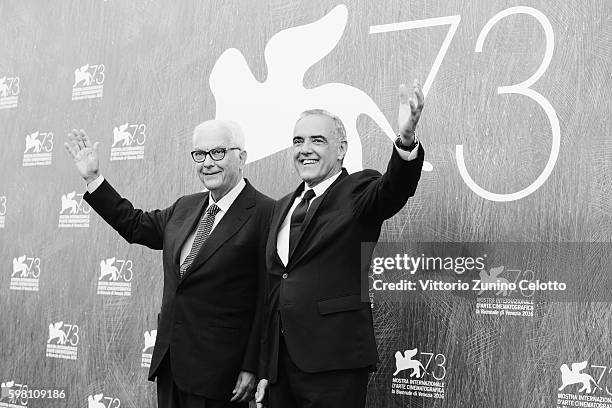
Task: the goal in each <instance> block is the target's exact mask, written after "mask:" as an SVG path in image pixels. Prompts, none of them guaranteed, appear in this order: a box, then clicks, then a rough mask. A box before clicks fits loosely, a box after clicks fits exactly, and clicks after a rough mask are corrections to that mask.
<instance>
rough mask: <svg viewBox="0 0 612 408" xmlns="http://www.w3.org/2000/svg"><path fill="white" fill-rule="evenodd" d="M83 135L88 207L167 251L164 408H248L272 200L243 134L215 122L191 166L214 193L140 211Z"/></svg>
mask: <svg viewBox="0 0 612 408" xmlns="http://www.w3.org/2000/svg"><path fill="white" fill-rule="evenodd" d="M98 144H99V143H98V142H96V143H94V144H93V145H92V143H91V141H90V139H89V137H88V136H87V134H86V133H85V131H83V130H73V131H72V132H71V133H70V134H68V141H67V143H65V147H66V150H67V151H68V152H69V153H70V155H71V156H72V157H73V159H74V161H75V165H76V167H77V169H78V171H79V173H80V174H81V176H82V177H83V178H84V179H85V181H86V182H87V192H86V193H85V195H84V199H85V200H86V201H87V202H88V203H89V204H90V205H91V207H92V208H93V209H94V210H95V211H96V212H97V213H98V214H99V215H100V216H101V217H102V218H103V219H104V220H105V221H106V222H107V223H108V224H109V225H110V226H111V227H113V228H114V229H115V230H116V231H117V232H118V233H119V234H120V235H121V236H122V237H123V238H124V239H125V240H127V241H128V242H129V243H137V244H141V245H145V246H147V247H149V248H152V249H158V250H159V249H161V250H163V269H164V288H163V298H162V307H161V313H160V314H159V315H158V329H157V339H156V342H155V348H154V350H153V357H152V361H151V368H150V370H149V380H151V381H153V380H154V379H155V378H157V398H158V404H159V407H160V408H170V407H172V408H191V407H198V408H202V407H204V408H224V407H235V408H237V407H243V408H245V407H247V406H248V402H247V401H249V400H251V399H252V397H253V392H254V388H255V373H256V372H257V365H258V359H259V340H260V326H261V322H260V320H261V313H262V303H263V291H264V285H265V279H266V275H265V274H266V271H265V259H264V257H263V255H264V253H265V242H266V237H267V234H268V228H269V222H270V218H271V215H272V210H273V207H274V201H273V200H272V199H271V198H269V197H267V196H265V195H263V194H261V193H260V192H258V191H257V190H256V189H255V188H253V186H252V185H251V184H250V183H249V182H248V181H247V180H246V179H244V178H243V175H242V174H243V169H244V166H245V163H246V158H247V152H246V151H245V150H244V136H243V134H242V131H241V129H240V127H239V126H238V125H237V124H236V123H234V122H231V121H221V120H209V121H206V122H204V123H202V124H200V125H198V126H197V127H196V128H195V130H194V133H193V146H194V150H193V151H192V152H191V157H192V158H193V160H194V162H195V171H196V173H197V175H198V177H199V178H200V180H201V181H202V183H203V184H204V186H205V187H206V188H207V189H208V192H202V193H196V194H191V195H186V196H183V197H181V198H179V199H178V200H177V201H176V202H175V203H174V204H172V205H171V206H170V207H168V208H166V209H163V210H154V211H142V210H139V209H134V208H133V206H132V204H131V203H130V202H129V201H128V200H127V199H125V198H123V197H121V195H119V193H117V191H115V189H114V188H113V187H112V186H111V185H110V183H109V182H108V181H107V180H105V179H104V177H103V176H102V175H101V174H100V172H99V162H98Z"/></svg>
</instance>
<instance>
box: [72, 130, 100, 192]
mask: <svg viewBox="0 0 612 408" xmlns="http://www.w3.org/2000/svg"><path fill="white" fill-rule="evenodd" d="M98 145H99V142H96V143H94V144H93V145H92V144H91V141H90V140H89V136H87V133H85V131H84V130H83V129H81V130H76V129H72V132H70V133H68V141H67V142H65V143H64V147H65V148H66V151H68V153H69V154H70V155H71V156H72V158H73V159H74V164H75V166H76V168H77V170H78V171H79V173H80V174H81V177H83V178H84V179H85V181H86V182H87V183H90V182H92V181H94V180H95V179H96V178H97V177H98V175H99V170H100V163H99V160H98Z"/></svg>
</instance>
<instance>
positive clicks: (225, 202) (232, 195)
mask: <svg viewBox="0 0 612 408" xmlns="http://www.w3.org/2000/svg"><path fill="white" fill-rule="evenodd" d="M245 186H246V182H245V181H244V178H241V179H240V181H239V182H238V184H236V185H235V186H234V188H232V189H231V190H230V191H228V192H227V194H226V195H224V196H223V197H221V199H220V200H219V201H215V199H214V198H213V196H212V194H208V207H210V206H211V205H213V204H217V207H219V209H220V210H221V211H223V212H227V210H229V208H230V207H231V206H232V204H233V202H234V201H235V200H236V198H237V197H238V195H239V194H240V193H241V192H242V190H243V189H244V187H245ZM208 207H206V208H207V209H208Z"/></svg>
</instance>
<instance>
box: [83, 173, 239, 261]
mask: <svg viewBox="0 0 612 408" xmlns="http://www.w3.org/2000/svg"><path fill="white" fill-rule="evenodd" d="M103 181H104V177H103V176H102V175H100V176H98V178H96V179H95V180H94V181H92V182H91V183H89V184H87V191H89V193H90V194H91V193H93V192H94V191H95V190H96V189H97V188H98V187H100V185H101V184H102V182H103ZM245 186H246V182H245V181H244V179H243V178H241V179H240V181H239V182H238V184H236V185H235V186H234V188H232V189H231V190H230V191H228V193H227V194H226V195H224V196H223V197H222V198H221V199H220V200H219V201H215V199H214V198H213V196H212V194H209V195H208V198H209V199H208V206H207V207H206V208H205V209H204V212H203V213H202V216H204V214H206V210H208V207H210V206H211V205H213V204H217V207H219V209H220V211H219V212H218V213H217V215H216V216H215V222H214V224H213V226H212V229H211V230H210V232H211V233H212V232H213V231H214V229H215V227H216V226H217V225H218V224H219V222H220V221H221V218H223V216H224V215H225V214H226V213H227V211H228V210H229V209H230V207H231V206H232V204H233V203H234V201H235V200H236V198H237V197H238V195H240V193H241V192H242V190H243V189H244V187H245ZM198 224H199V221H198ZM198 224H196V227H195V228H194V229H193V231H191V233H190V234H189V236H188V237H187V240H186V241H185V244H184V245H183V246H182V247H181V257H180V261H179V265H180V264H182V263H183V261H184V260H185V258H187V255H189V252H191V247H192V246H193V241H194V240H195V233H196V230H197V229H198Z"/></svg>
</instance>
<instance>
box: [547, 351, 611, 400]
mask: <svg viewBox="0 0 612 408" xmlns="http://www.w3.org/2000/svg"><path fill="white" fill-rule="evenodd" d="M559 371H560V373H561V386H560V387H559V389H558V390H557V406H558V407H562V406H587V405H584V404H585V403H584V401H588V402H590V403H593V402H595V403H599V405H597V406H598V407H602V408H612V391H611V390H610V388H609V387H608V385H607V384H608V383H609V380H608V379H609V378H610V374H612V367H610V366H607V365H595V364H591V365H589V362H588V360H585V361H582V362H579V363H572V364H571V368H570V367H569V366H568V365H567V364H562V365H561V367H560V368H559ZM589 406H591V405H589ZM592 406H595V405H592Z"/></svg>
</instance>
